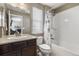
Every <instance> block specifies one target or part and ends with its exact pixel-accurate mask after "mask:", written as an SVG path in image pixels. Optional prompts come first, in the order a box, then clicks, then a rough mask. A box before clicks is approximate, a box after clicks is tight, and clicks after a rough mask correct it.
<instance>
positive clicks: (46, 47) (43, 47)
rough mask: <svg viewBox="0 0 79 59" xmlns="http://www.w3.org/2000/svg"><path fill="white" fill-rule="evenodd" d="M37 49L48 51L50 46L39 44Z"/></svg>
mask: <svg viewBox="0 0 79 59" xmlns="http://www.w3.org/2000/svg"><path fill="white" fill-rule="evenodd" d="M39 47H40V48H42V49H50V46H49V45H47V44H41V45H39Z"/></svg>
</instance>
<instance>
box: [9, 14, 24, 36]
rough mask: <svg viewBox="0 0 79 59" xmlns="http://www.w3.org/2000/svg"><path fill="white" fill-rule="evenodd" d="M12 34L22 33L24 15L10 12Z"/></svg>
mask: <svg viewBox="0 0 79 59" xmlns="http://www.w3.org/2000/svg"><path fill="white" fill-rule="evenodd" d="M9 21H10V24H9V26H10V27H9V28H10V35H14V34H15V33H16V32H19V33H20V34H21V32H22V27H23V26H22V24H23V16H21V15H14V14H10V20H9Z"/></svg>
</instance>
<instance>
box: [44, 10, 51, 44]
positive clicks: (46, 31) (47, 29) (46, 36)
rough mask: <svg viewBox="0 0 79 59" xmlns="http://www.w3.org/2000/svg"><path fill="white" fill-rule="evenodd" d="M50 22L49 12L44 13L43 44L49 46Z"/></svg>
mask: <svg viewBox="0 0 79 59" xmlns="http://www.w3.org/2000/svg"><path fill="white" fill-rule="evenodd" d="M51 20H52V13H50V12H49V11H46V12H45V22H44V42H45V43H46V44H48V45H50V44H51V38H50V37H51V36H50V35H51V33H50V32H51V30H50V29H51Z"/></svg>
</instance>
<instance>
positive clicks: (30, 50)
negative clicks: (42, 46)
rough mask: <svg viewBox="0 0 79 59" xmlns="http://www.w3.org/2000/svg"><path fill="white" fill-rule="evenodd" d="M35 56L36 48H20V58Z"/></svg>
mask: <svg viewBox="0 0 79 59" xmlns="http://www.w3.org/2000/svg"><path fill="white" fill-rule="evenodd" d="M35 55H36V47H35V46H33V47H26V48H22V56H35Z"/></svg>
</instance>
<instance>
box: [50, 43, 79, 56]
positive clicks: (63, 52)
mask: <svg viewBox="0 0 79 59" xmlns="http://www.w3.org/2000/svg"><path fill="white" fill-rule="evenodd" d="M51 51H52V56H79V54H76V53H74V52H72V51H71V50H68V49H66V48H64V47H61V46H58V45H56V44H52V49H51Z"/></svg>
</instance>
